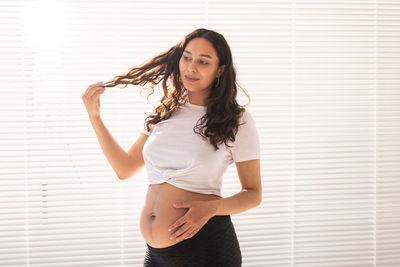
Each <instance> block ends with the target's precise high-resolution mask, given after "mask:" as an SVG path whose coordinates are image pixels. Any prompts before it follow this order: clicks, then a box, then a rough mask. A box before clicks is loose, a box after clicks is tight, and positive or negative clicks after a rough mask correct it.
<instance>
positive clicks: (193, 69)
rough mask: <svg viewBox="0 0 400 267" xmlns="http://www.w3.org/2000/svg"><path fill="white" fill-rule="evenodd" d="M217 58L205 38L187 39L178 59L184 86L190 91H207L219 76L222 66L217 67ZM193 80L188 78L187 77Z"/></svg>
mask: <svg viewBox="0 0 400 267" xmlns="http://www.w3.org/2000/svg"><path fill="white" fill-rule="evenodd" d="M218 62H219V59H218V57H217V53H216V51H215V49H214V47H213V45H212V44H211V42H210V41H208V40H207V39H205V38H194V39H192V40H190V41H189V43H188V44H187V45H186V47H185V50H184V51H183V54H182V57H181V59H180V60H179V72H180V75H181V79H182V83H183V85H184V87H185V88H186V89H187V90H188V91H191V92H193V93H194V92H203V93H207V94H208V92H207V91H209V90H210V89H211V87H212V85H213V82H214V80H215V79H216V77H219V76H220V75H221V74H222V72H223V69H224V66H221V67H218ZM188 76H189V77H191V78H194V79H195V80H188V79H187V77H188Z"/></svg>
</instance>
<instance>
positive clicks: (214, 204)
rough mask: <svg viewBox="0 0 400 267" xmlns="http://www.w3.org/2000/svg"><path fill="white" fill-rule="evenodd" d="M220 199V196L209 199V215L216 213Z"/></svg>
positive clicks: (212, 215)
mask: <svg viewBox="0 0 400 267" xmlns="http://www.w3.org/2000/svg"><path fill="white" fill-rule="evenodd" d="M221 200H222V198H220V199H216V200H211V201H210V206H211V207H210V210H211V217H214V216H217V215H218V211H219V207H220V205H221Z"/></svg>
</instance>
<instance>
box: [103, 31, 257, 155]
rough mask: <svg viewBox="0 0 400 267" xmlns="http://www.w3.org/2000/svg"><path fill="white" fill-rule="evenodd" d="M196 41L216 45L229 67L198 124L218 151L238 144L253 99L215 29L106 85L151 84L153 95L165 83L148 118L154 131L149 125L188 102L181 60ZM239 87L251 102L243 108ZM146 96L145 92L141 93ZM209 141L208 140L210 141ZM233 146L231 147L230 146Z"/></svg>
mask: <svg viewBox="0 0 400 267" xmlns="http://www.w3.org/2000/svg"><path fill="white" fill-rule="evenodd" d="M194 38H205V39H207V40H208V41H209V42H211V44H212V45H213V47H214V49H215V50H216V52H217V56H218V59H219V66H222V65H225V68H224V72H223V74H222V75H221V76H220V77H219V79H220V80H219V82H218V83H217V81H216V80H217V79H215V80H214V82H213V86H212V88H211V92H210V94H209V96H208V98H207V99H206V101H205V102H206V106H207V108H206V110H207V111H206V114H204V116H202V117H201V118H200V119H199V120H198V121H197V124H196V126H195V127H194V128H193V131H194V132H195V133H197V134H200V135H201V136H202V137H203V138H205V139H206V140H208V141H209V143H210V144H211V145H213V147H214V150H215V151H216V150H218V146H219V145H220V144H222V143H225V145H226V146H229V145H228V144H227V141H228V140H230V141H232V142H234V141H235V135H236V133H237V131H238V128H239V121H240V117H241V116H242V112H244V111H245V108H244V106H246V105H248V104H249V103H250V97H249V95H248V94H247V93H246V91H245V90H244V89H243V88H242V87H241V86H240V85H239V84H238V83H237V81H236V70H235V67H234V66H233V61H232V53H231V49H230V47H229V45H228V43H227V41H226V40H225V38H224V37H223V36H222V35H221V34H219V33H217V32H215V31H212V30H208V29H204V28H200V29H196V30H194V31H193V32H191V33H189V34H188V35H186V36H185V37H184V39H183V40H182V41H181V42H179V43H178V44H176V45H175V46H173V47H171V48H170V49H169V50H168V51H166V52H163V53H161V54H159V55H157V56H156V57H154V58H152V59H150V60H148V61H146V62H145V63H144V64H142V65H140V66H139V67H135V68H131V69H130V70H129V71H128V72H127V73H125V74H122V75H118V76H115V77H114V78H113V79H112V80H110V81H107V82H104V83H103V84H104V86H105V87H114V86H116V85H118V84H125V86H124V87H123V88H125V87H126V86H127V85H128V84H133V85H140V86H143V85H146V84H147V83H151V93H150V94H149V95H148V96H147V99H148V97H149V96H150V95H152V94H153V93H154V87H155V86H156V85H157V84H159V83H160V82H162V88H163V97H162V99H161V101H160V104H159V105H158V106H157V107H156V108H155V109H154V110H153V112H152V114H150V115H148V114H146V113H145V114H146V115H148V116H147V117H146V119H145V123H144V125H145V127H146V130H147V131H150V126H149V124H153V125H155V124H157V123H158V122H160V121H162V120H167V119H168V118H169V117H170V116H171V115H172V114H173V113H174V112H176V111H177V110H178V106H179V105H181V104H184V103H186V102H187V101H188V94H187V89H186V88H184V85H183V83H182V80H181V77H180V71H179V60H180V58H181V56H182V53H183V51H184V50H185V48H186V45H187V44H188V43H189V41H190V40H192V39H194ZM237 86H238V87H240V88H241V89H242V90H243V92H244V93H245V94H246V96H247V97H248V99H249V102H248V103H247V104H246V105H244V106H241V105H239V104H238V103H237V101H236V96H237ZM140 93H142V89H141V90H140ZM207 138H208V139H207ZM229 147H230V146H229Z"/></svg>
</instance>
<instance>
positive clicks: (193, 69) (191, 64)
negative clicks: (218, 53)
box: [188, 61, 197, 72]
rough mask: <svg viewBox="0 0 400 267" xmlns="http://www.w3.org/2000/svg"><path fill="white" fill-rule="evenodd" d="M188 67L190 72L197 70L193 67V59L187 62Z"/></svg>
mask: <svg viewBox="0 0 400 267" xmlns="http://www.w3.org/2000/svg"><path fill="white" fill-rule="evenodd" d="M188 69H189V71H190V72H196V71H197V70H196V67H195V64H194V62H193V61H191V62H190V63H189V67H188Z"/></svg>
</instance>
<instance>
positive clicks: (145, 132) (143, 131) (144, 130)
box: [141, 124, 154, 135]
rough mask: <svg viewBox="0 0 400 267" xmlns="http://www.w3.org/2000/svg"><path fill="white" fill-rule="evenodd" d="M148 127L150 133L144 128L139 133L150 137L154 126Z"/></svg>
mask: <svg viewBox="0 0 400 267" xmlns="http://www.w3.org/2000/svg"><path fill="white" fill-rule="evenodd" d="M149 127H150V132H149V131H147V130H146V126H144V129H143V130H142V131H141V133H143V134H145V135H150V134H151V133H152V132H153V129H154V125H153V124H149Z"/></svg>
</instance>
